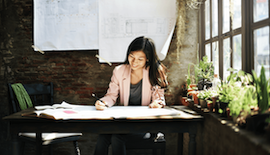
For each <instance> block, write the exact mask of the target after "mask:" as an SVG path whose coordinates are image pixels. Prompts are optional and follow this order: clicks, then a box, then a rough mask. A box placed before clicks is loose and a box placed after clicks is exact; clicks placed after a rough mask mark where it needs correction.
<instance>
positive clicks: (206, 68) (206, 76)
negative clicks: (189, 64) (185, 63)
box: [194, 56, 214, 90]
mask: <svg viewBox="0 0 270 155" xmlns="http://www.w3.org/2000/svg"><path fill="white" fill-rule="evenodd" d="M194 68H195V74H196V77H197V81H198V89H199V90H203V89H204V87H205V86H206V87H207V88H209V87H211V81H212V79H213V78H214V66H213V62H211V61H208V57H207V56H204V57H203V58H202V60H201V61H200V62H199V63H198V64H197V65H194Z"/></svg>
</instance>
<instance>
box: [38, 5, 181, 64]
mask: <svg viewBox="0 0 270 155" xmlns="http://www.w3.org/2000/svg"><path fill="white" fill-rule="evenodd" d="M175 22H176V0H76V1H75V0H34V46H35V47H36V48H35V50H36V51H37V50H39V49H40V50H42V51H59V50H91V49H99V55H100V58H103V59H105V60H107V61H109V62H123V61H124V59H125V57H126V51H127V47H128V45H129V44H130V42H131V41H132V40H133V39H135V38H136V37H139V36H142V35H144V36H146V37H150V38H152V39H153V40H154V42H155V45H156V50H157V54H158V57H159V58H160V59H161V60H163V59H164V58H165V57H166V55H167V51H168V48H169V45H170V42H171V38H172V34H173V31H174V27H175ZM100 62H106V61H104V60H102V59H100Z"/></svg>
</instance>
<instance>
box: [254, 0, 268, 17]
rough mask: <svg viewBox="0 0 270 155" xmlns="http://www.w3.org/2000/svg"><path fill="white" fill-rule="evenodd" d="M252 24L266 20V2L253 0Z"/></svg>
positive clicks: (266, 0) (264, 0)
mask: <svg viewBox="0 0 270 155" xmlns="http://www.w3.org/2000/svg"><path fill="white" fill-rule="evenodd" d="M253 4H254V5H253V10H254V12H253V16H254V22H257V21H260V20H263V19H266V18H268V0H253Z"/></svg>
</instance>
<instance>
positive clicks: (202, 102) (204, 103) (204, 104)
mask: <svg viewBox="0 0 270 155" xmlns="http://www.w3.org/2000/svg"><path fill="white" fill-rule="evenodd" d="M200 105H201V108H207V103H206V101H205V100H203V99H200Z"/></svg>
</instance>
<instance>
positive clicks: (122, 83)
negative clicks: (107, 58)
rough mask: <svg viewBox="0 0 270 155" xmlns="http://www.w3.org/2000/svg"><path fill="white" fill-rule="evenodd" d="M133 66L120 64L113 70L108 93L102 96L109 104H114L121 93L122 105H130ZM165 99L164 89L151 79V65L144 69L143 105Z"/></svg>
mask: <svg viewBox="0 0 270 155" xmlns="http://www.w3.org/2000/svg"><path fill="white" fill-rule="evenodd" d="M130 75H131V68H130V66H129V65H119V66H116V67H115V69H114V70H113V75H112V77H111V82H110V84H109V88H108V90H107V93H106V95H105V96H104V97H103V98H101V100H102V101H105V102H106V103H107V104H108V105H109V106H113V105H114V104H115V102H116V100H117V98H118V96H119V95H120V105H124V106H128V101H129V94H130V77H131V76H130ZM160 99H161V100H163V103H164V105H165V99H164V89H161V88H160V87H158V86H154V87H153V86H152V85H151V83H150V81H149V67H148V68H147V69H144V70H143V83H142V103H141V105H142V106H147V105H149V104H150V103H151V102H153V101H154V100H160Z"/></svg>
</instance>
